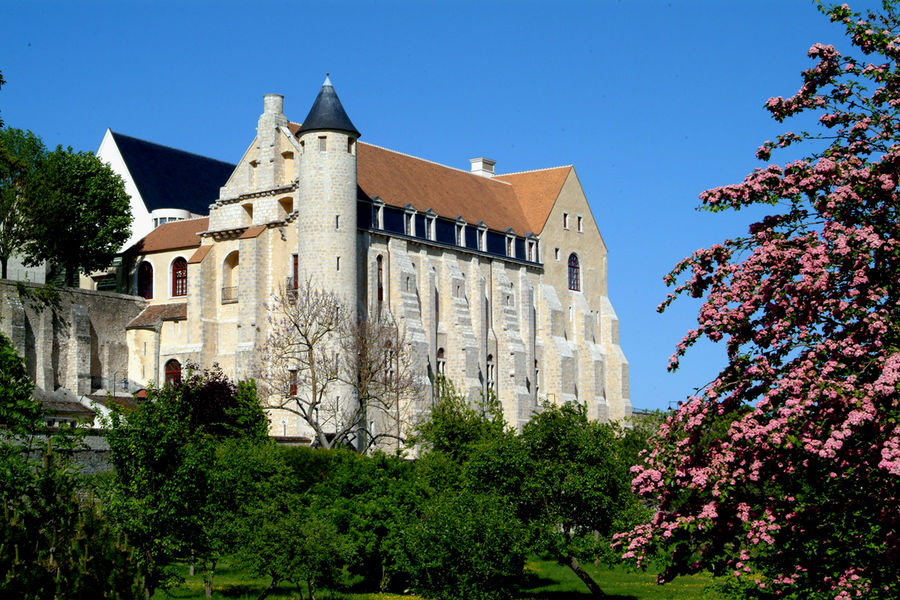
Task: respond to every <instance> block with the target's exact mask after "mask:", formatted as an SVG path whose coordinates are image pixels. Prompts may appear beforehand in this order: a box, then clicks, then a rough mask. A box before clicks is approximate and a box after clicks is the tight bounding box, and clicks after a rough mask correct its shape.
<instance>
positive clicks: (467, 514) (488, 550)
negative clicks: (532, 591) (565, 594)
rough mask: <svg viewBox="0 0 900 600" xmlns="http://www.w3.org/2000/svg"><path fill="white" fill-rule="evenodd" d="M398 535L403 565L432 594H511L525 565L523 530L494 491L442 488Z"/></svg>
mask: <svg viewBox="0 0 900 600" xmlns="http://www.w3.org/2000/svg"><path fill="white" fill-rule="evenodd" d="M397 535H398V538H399V539H398V543H399V546H400V548H401V553H400V557H401V565H400V566H401V567H402V568H403V569H404V570H405V571H406V572H407V573H409V576H410V578H411V580H412V587H413V589H415V590H416V592H418V593H420V594H422V595H424V596H427V597H429V598H441V599H445V600H463V599H466V600H469V599H484V600H492V599H497V598H509V597H510V596H511V595H512V591H513V590H514V589H515V584H516V582H517V580H518V578H519V577H521V575H522V569H523V567H524V565H525V552H526V544H525V531H524V529H523V527H522V525H521V523H520V522H519V520H518V519H516V516H515V510H514V507H513V506H512V505H511V504H510V503H509V501H508V500H507V499H506V498H503V497H502V496H498V495H494V494H485V493H474V492H471V491H461V492H459V491H452V490H441V491H440V492H439V493H436V494H434V495H433V496H432V497H431V498H430V499H428V500H427V501H425V503H424V504H423V506H422V508H421V510H420V511H418V512H417V513H415V514H413V515H410V517H409V520H408V522H407V523H406V525H405V526H404V527H403V529H402V530H399V531H398V532H397Z"/></svg>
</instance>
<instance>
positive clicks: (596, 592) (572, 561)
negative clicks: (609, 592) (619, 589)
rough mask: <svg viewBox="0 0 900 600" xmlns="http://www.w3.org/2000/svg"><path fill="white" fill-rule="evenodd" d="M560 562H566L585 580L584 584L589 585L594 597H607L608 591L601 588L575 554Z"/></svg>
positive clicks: (565, 563)
mask: <svg viewBox="0 0 900 600" xmlns="http://www.w3.org/2000/svg"><path fill="white" fill-rule="evenodd" d="M561 558H563V557H561ZM559 562H560V564H564V565H566V566H567V567H569V568H570V569H572V572H573V573H575V574H576V575H578V578H579V579H580V580H581V581H583V582H584V585H586V586H587V588H588V590H590V592H591V594H593V596H594V598H605V597H606V592H604V591H603V590H601V589H600V586H599V585H597V582H596V581H594V579H593V578H592V577H591V576H590V574H589V573H588V572H587V571H585V570H584V568H583V567H582V566H581V563H579V562H578V559H577V558H575V557H574V556H567V557H564V558H563V560H560V561H559Z"/></svg>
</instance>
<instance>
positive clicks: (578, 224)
mask: <svg viewBox="0 0 900 600" xmlns="http://www.w3.org/2000/svg"><path fill="white" fill-rule="evenodd" d="M575 225H576V228H577V229H578V233H581V232H583V231H584V218H583V217H582V216H581V215H578V216H577V217H576V218H575Z"/></svg>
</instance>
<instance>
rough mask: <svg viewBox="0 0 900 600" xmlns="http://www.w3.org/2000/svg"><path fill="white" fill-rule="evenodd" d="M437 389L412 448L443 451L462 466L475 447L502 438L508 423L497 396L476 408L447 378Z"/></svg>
mask: <svg viewBox="0 0 900 600" xmlns="http://www.w3.org/2000/svg"><path fill="white" fill-rule="evenodd" d="M436 388H437V389H438V390H440V395H439V396H438V398H437V400H436V401H435V403H434V406H433V407H432V408H431V414H430V415H429V417H428V419H426V420H425V421H423V422H422V423H421V424H420V425H419V426H418V427H417V430H416V433H415V435H413V436H412V437H411V438H410V440H409V444H410V445H421V446H422V448H423V450H425V451H426V452H440V453H442V454H445V455H447V456H448V457H450V458H451V459H452V460H453V461H455V462H457V463H459V464H462V463H463V462H465V460H466V459H467V458H468V457H469V455H470V453H471V452H472V451H473V450H474V448H475V447H476V446H478V445H479V444H482V443H484V442H487V441H490V440H492V439H495V438H496V437H497V436H500V435H503V432H504V431H505V430H506V421H505V420H504V419H503V411H502V410H501V408H500V403H499V402H498V401H497V399H496V397H495V396H490V397H488V398H486V399H483V400H482V401H481V402H480V403H479V404H477V405H474V406H473V405H472V404H471V403H470V402H469V401H468V400H467V399H466V397H465V396H463V395H462V394H460V393H459V392H458V391H457V390H456V387H455V386H454V385H453V382H452V381H450V380H448V379H444V378H440V380H439V381H438V382H437V385H436Z"/></svg>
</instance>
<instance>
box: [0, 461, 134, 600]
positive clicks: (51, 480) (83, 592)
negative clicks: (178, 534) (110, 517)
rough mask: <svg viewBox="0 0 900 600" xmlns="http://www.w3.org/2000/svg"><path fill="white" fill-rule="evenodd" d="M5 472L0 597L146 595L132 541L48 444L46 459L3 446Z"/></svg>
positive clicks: (0, 486) (0, 501) (1, 470)
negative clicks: (40, 461) (39, 463)
mask: <svg viewBox="0 0 900 600" xmlns="http://www.w3.org/2000/svg"><path fill="white" fill-rule="evenodd" d="M0 475H2V476H0V597H3V598H39V599H43V598H46V599H48V600H50V599H54V600H55V599H59V600H64V599H68V598H110V599H112V598H121V599H132V598H138V597H141V596H142V595H143V593H144V575H143V573H142V572H141V570H140V568H139V566H138V562H137V561H136V560H135V550H134V548H133V547H131V546H130V545H129V544H128V543H127V541H126V539H125V538H124V537H123V536H122V535H121V534H117V533H115V532H113V531H112V529H111V527H110V525H109V524H108V523H107V521H106V520H105V519H104V517H103V514H102V513H101V511H100V508H99V506H98V505H97V503H96V502H95V501H94V500H93V497H92V496H91V495H90V494H89V491H88V490H86V489H85V488H84V486H83V485H82V481H81V480H80V478H79V477H78V475H77V473H76V472H75V471H73V470H72V468H71V467H70V466H69V465H68V464H67V463H66V462H65V460H64V459H63V458H61V456H60V455H59V454H58V453H57V452H54V451H53V450H52V448H51V447H50V445H49V444H48V446H47V449H46V450H45V451H44V452H43V464H42V466H36V465H35V464H33V463H29V461H28V460H27V459H26V458H25V456H24V454H22V453H21V452H18V451H16V450H15V449H13V448H11V447H9V446H6V445H4V446H0Z"/></svg>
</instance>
